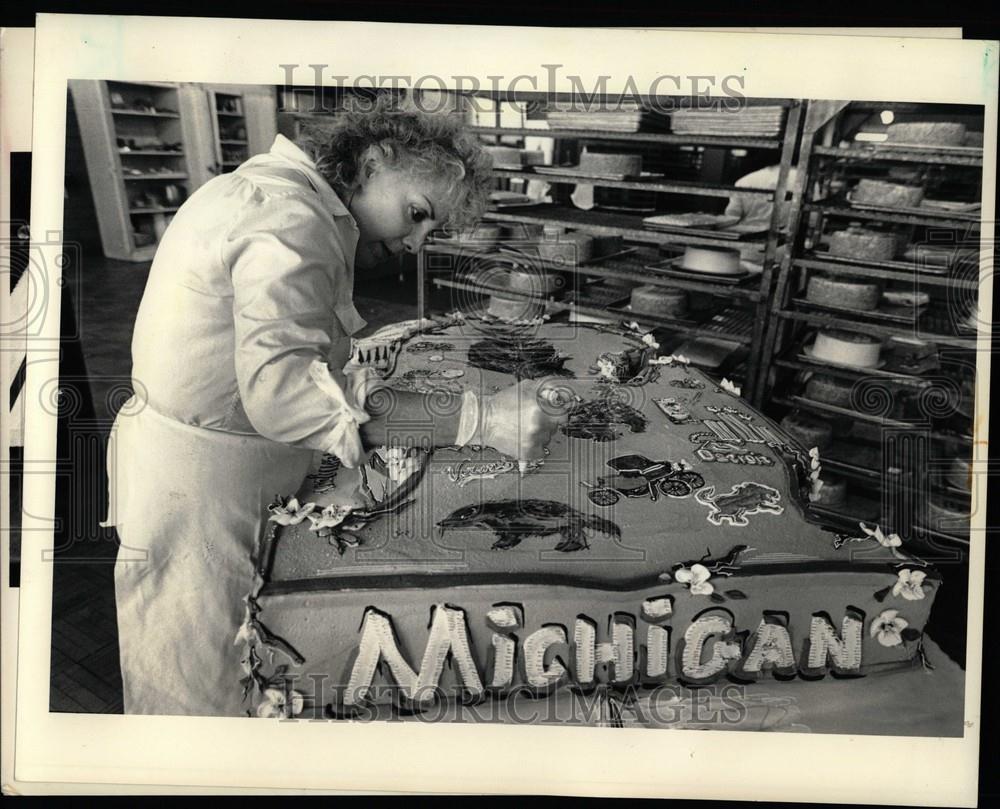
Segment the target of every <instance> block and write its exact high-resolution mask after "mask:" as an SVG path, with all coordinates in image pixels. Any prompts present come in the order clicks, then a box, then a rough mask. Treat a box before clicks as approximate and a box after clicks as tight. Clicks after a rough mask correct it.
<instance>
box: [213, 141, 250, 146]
mask: <svg viewBox="0 0 1000 809" xmlns="http://www.w3.org/2000/svg"><path fill="white" fill-rule="evenodd" d="M219 143H221V144H222V145H223V146H246V145H247V142H246V141H245V140H221V139H220V140H219Z"/></svg>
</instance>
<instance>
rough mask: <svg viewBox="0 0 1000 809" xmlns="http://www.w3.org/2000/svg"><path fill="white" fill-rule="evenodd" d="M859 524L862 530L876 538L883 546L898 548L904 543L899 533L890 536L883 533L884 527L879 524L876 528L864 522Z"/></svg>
mask: <svg viewBox="0 0 1000 809" xmlns="http://www.w3.org/2000/svg"><path fill="white" fill-rule="evenodd" d="M858 525H860V526H861V530H862V531H864V532H865V533H866V534H867V535H868V536H870V537H871V538H872V539H874V540H876V541H877V542H878V544H879V545H881V546H882V547H883V548H898V547H899V546H900V545H902V544H903V540H902V539H900V537H899V534H889V536H886V535H885V534H884V533H882V529H881V528H880V527H879V526H877V525H876V526H875V527H874V528H869V527H868V526H867V525H865V524H864V523H863V522H862V523H858Z"/></svg>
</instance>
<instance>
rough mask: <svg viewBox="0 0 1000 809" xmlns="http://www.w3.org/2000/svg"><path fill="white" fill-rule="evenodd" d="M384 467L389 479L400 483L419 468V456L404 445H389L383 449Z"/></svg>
mask: <svg viewBox="0 0 1000 809" xmlns="http://www.w3.org/2000/svg"><path fill="white" fill-rule="evenodd" d="M385 468H386V474H388V476H389V480H391V481H392V482H393V483H402V482H403V481H404V480H406V479H407V478H408V477H410V475H412V474H413V473H414V472H416V471H417V470H418V469H419V468H420V458H419V456H418V455H417V454H416V453H413V454H411V453H410V452H409V450H408V449H407V448H406V447H390V448H388V449H386V450H385Z"/></svg>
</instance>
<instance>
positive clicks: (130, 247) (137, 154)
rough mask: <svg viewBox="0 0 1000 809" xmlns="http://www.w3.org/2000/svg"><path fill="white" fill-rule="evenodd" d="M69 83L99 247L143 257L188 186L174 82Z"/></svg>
mask: <svg viewBox="0 0 1000 809" xmlns="http://www.w3.org/2000/svg"><path fill="white" fill-rule="evenodd" d="M69 84H70V92H71V93H72V94H73V102H74V107H75V109H76V114H77V118H78V121H79V124H80V131H81V135H82V138H83V147H84V155H85V158H86V161H87V168H88V174H89V177H90V183H91V187H92V188H93V190H94V200H95V208H96V211H97V220H98V226H99V228H100V231H101V241H102V244H103V245H104V252H105V254H106V255H107V256H109V257H111V258H118V259H125V260H128V261H149V260H150V259H151V258H152V257H153V253H154V252H155V251H156V245H157V242H158V241H159V238H160V236H161V235H162V234H163V231H164V230H165V229H166V226H167V224H168V223H169V216H170V215H171V214H172V213H173V212H174V211H176V210H177V208H178V206H179V205H180V203H181V202H183V201H184V199H186V198H187V196H188V195H189V194H190V192H191V190H192V188H191V183H190V174H191V171H190V165H189V153H188V150H187V149H186V145H187V137H186V134H187V133H186V131H185V123H186V122H185V121H184V120H183V108H182V107H183V100H182V92H181V86H180V85H178V84H169V83H165V82H121V81H71V82H70V83H69ZM108 167H110V171H108ZM138 203H142V204H138Z"/></svg>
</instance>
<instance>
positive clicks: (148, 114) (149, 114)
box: [111, 107, 181, 118]
mask: <svg viewBox="0 0 1000 809" xmlns="http://www.w3.org/2000/svg"><path fill="white" fill-rule="evenodd" d="M111 114H112V115H123V116H127V117H133V118H180V117H181V116H180V114H178V113H176V112H143V111H141V110H116V109H114V108H113V107H112V109H111Z"/></svg>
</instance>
